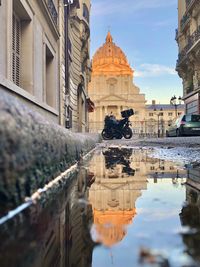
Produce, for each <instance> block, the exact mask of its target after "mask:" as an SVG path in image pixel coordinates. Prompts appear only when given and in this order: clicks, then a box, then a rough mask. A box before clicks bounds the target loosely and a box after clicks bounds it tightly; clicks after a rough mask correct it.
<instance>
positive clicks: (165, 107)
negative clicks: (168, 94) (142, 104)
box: [146, 104, 185, 111]
mask: <svg viewBox="0 0 200 267" xmlns="http://www.w3.org/2000/svg"><path fill="white" fill-rule="evenodd" d="M146 109H148V110H154V109H156V110H157V111H159V110H161V109H162V110H175V106H173V105H170V104H155V105H146ZM184 109H185V105H178V106H177V110H184Z"/></svg>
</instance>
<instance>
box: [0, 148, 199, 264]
mask: <svg viewBox="0 0 200 267" xmlns="http://www.w3.org/2000/svg"><path fill="white" fill-rule="evenodd" d="M153 153H154V150H153V149H148V148H143V149H140V148H139V147H136V148H127V147H117V146H112V147H111V146H110V147H101V148H99V149H97V150H96V151H95V153H94V154H93V156H92V157H91V158H90V160H87V161H82V162H81V163H80V164H79V166H78V170H77V171H75V172H74V173H73V175H71V178H70V179H69V178H68V179H66V181H64V180H63V181H62V183H61V182H58V184H57V185H56V189H55V190H51V194H49V195H47V196H46V197H41V198H39V199H38V201H36V202H35V203H31V204H30V205H28V206H27V207H25V208H24V209H23V210H21V211H20V212H16V214H15V215H14V216H13V217H12V218H10V219H9V218H6V219H5V217H4V220H3V219H2V218H1V219H0V239H1V241H3V242H1V244H0V266H1V267H7V266H9V267H12V266H13V267H23V266H31V267H32V266H34V267H40V266H41V267H48V266H65V267H67V266H69V267H72V266H74V267H76V266H77V267H79V266H80V267H89V266H93V267H102V266H106V267H109V266H116V267H121V266H126V267H129V266H162V267H165V266H166V267H167V266H170V267H172V266H174V267H176V266H178V267H179V266H180V267H183V266H188V267H189V266H200V254H199V251H200V193H199V192H200V191H199V189H200V187H199V184H200V166H199V164H197V163H193V164H187V165H184V164H183V163H181V162H180V161H179V160H177V161H176V160H173V161H169V160H166V159H160V158H156V157H155V155H154V156H152V154H153ZM46 194H47V193H46Z"/></svg>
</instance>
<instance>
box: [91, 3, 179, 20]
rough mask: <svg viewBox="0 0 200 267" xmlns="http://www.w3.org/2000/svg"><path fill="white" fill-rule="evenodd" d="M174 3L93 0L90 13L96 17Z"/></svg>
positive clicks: (173, 4) (162, 6) (133, 11)
mask: <svg viewBox="0 0 200 267" xmlns="http://www.w3.org/2000/svg"><path fill="white" fill-rule="evenodd" d="M176 5H177V1H176V0H168V1H163V0H139V1H138V0H135V1H133V0H126V1H121V0H110V1H107V0H94V2H93V4H92V12H91V15H92V16H95V17H96V16H106V15H112V14H121V13H129V14H130V13H131V14H133V13H135V12H138V11H141V10H145V9H155V8H164V7H168V6H176Z"/></svg>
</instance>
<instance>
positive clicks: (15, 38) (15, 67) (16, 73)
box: [12, 13, 21, 86]
mask: <svg viewBox="0 0 200 267" xmlns="http://www.w3.org/2000/svg"><path fill="white" fill-rule="evenodd" d="M20 55H21V23H20V19H19V18H18V17H17V16H16V15H15V14H14V13H13V24H12V79H13V82H14V83H15V84H16V85H18V86H20Z"/></svg>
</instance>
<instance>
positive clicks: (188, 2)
mask: <svg viewBox="0 0 200 267" xmlns="http://www.w3.org/2000/svg"><path fill="white" fill-rule="evenodd" d="M196 1H197V0H186V11H187V12H188V11H190V8H191V7H192V6H193V4H194V3H195V2H196Z"/></svg>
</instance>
